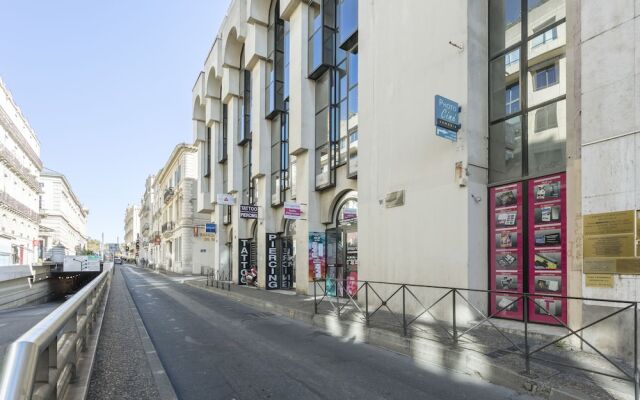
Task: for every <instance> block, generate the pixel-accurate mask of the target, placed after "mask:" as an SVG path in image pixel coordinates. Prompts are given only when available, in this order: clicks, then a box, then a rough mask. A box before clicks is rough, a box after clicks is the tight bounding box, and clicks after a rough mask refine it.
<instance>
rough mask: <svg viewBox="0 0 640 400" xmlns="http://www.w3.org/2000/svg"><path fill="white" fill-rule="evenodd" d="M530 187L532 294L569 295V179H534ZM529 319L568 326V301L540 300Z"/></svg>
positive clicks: (533, 305)
mask: <svg viewBox="0 0 640 400" xmlns="http://www.w3.org/2000/svg"><path fill="white" fill-rule="evenodd" d="M528 186H529V223H528V226H529V232H528V234H529V253H528V254H529V268H528V269H529V290H528V291H529V293H535V294H554V295H560V296H566V295H567V266H566V260H567V240H566V239H567V223H566V220H567V217H566V214H567V212H566V183H565V175H564V174H557V175H553V176H548V177H543V178H538V179H533V180H530V181H529V182H528ZM529 319H530V320H531V321H533V322H544V323H549V324H558V320H560V321H562V322H563V323H566V322H567V300H565V299H557V298H552V297H546V298H545V297H536V298H532V301H530V302H529Z"/></svg>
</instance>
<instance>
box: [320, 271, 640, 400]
mask: <svg viewBox="0 0 640 400" xmlns="http://www.w3.org/2000/svg"><path fill="white" fill-rule="evenodd" d="M347 282H349V280H348V279H347V278H342V279H337V278H325V279H314V280H313V298H314V313H315V314H318V313H319V312H318V306H319V305H320V304H321V303H322V302H324V301H328V302H329V304H330V305H331V307H332V309H333V311H334V312H335V314H336V315H337V317H338V318H340V317H341V316H342V315H343V314H344V312H343V310H344V308H345V307H346V306H347V305H349V304H351V305H353V306H355V307H354V309H355V310H356V311H355V315H357V316H358V318H361V320H362V321H363V322H364V323H365V324H366V325H369V323H370V321H371V318H372V317H373V316H374V314H376V313H377V312H378V311H379V310H380V309H382V308H383V307H385V308H386V309H387V310H388V311H389V313H390V314H391V316H392V317H393V318H394V319H395V320H396V321H397V322H398V323H399V325H401V326H402V331H403V334H404V335H405V336H407V334H408V329H409V328H410V325H412V324H413V323H414V322H416V321H417V320H418V319H419V318H420V317H421V316H422V315H424V314H427V313H428V314H430V315H431V317H432V318H433V319H434V320H435V321H436V322H437V323H438V324H439V325H440V323H441V321H439V320H438V319H437V318H436V317H435V316H434V315H433V314H432V313H431V309H432V308H433V307H434V306H435V305H436V304H438V303H440V302H441V300H443V299H444V298H447V297H449V296H451V313H452V320H451V326H450V328H451V332H449V329H448V328H446V327H444V326H440V328H442V329H444V330H445V332H446V333H447V336H448V337H450V338H451V339H452V341H453V343H454V344H455V345H457V344H458V342H459V340H460V339H461V338H462V337H463V336H465V335H467V334H468V333H469V332H471V331H473V330H475V329H477V328H478V327H480V326H481V325H483V324H485V323H488V324H489V325H491V327H492V328H493V329H495V330H496V331H497V332H498V333H499V334H500V335H501V336H502V337H503V338H505V339H506V340H507V341H508V342H510V344H511V345H512V349H515V350H504V351H505V352H507V353H514V354H517V355H520V356H521V357H522V358H523V359H524V362H525V371H526V373H529V372H530V361H531V360H538V361H542V362H545V363H552V364H556V365H560V366H564V367H568V368H574V369H577V370H581V371H584V372H589V373H594V374H599V375H603V376H607V377H610V378H614V379H619V380H622V381H627V382H630V383H632V384H633V389H634V395H635V399H636V400H640V373H639V365H638V305H639V302H637V301H629V300H613V299H599V298H590V297H576V296H561V295H554V294H546V293H545V294H540V293H535V294H534V293H522V292H515V291H504V290H490V289H469V288H457V287H450V286H437V285H418V284H406V283H394V282H380V281H364V280H362V281H361V280H352V281H351V282H352V283H356V284H357V286H356V287H357V290H355V292H354V293H349V292H348V290H347V288H346V284H347ZM330 283H331V284H332V286H331V287H332V293H331V294H330V293H328V290H327V287H328V285H329V284H330ZM323 284H324V286H323ZM339 284H341V285H342V295H346V298H345V299H344V301H345V302H344V303H342V304H341V301H340V293H339V291H338V285H339ZM372 285H388V286H390V287H391V289H390V291H391V294H390V295H387V296H384V297H383V296H380V294H379V293H378V292H377V291H376V290H375V289H374V288H373V286H372ZM396 286H397V288H396ZM411 288H427V289H438V290H444V291H445V293H444V294H443V295H442V296H440V297H439V298H438V299H437V300H436V301H435V302H434V303H432V304H431V305H430V306H425V305H424V304H423V303H422V302H421V301H420V300H419V299H418V298H417V297H416V295H415V294H414V293H413V291H412V290H411ZM317 289H319V290H320V293H318V290H317ZM394 289H395V290H394ZM334 290H335V293H333V291H334ZM362 291H363V292H364V305H363V307H362V308H361V307H360V305H358V302H357V301H356V300H357V298H358V296H359V295H361V292H362ZM370 292H371V293H373V295H374V296H373V297H371V296H370V294H369V293H370ZM464 292H468V293H469V292H470V293H484V294H488V295H496V294H505V295H510V296H512V297H516V299H515V300H512V301H511V302H510V303H509V304H507V305H505V306H503V307H497V310H496V311H495V312H493V313H487V314H488V315H487V314H485V313H484V312H483V311H481V310H480V309H479V308H478V307H476V306H475V305H473V304H472V302H471V301H470V300H469V299H467V297H466V296H464V295H463V293H464ZM407 293H408V294H409V295H411V296H412V297H413V298H414V299H415V301H416V302H417V303H418V304H419V305H420V306H421V307H422V308H423V311H422V312H420V313H419V314H418V315H417V316H415V317H413V315H409V313H408V312H407V310H406V295H407ZM395 296H401V297H402V310H395V312H394V310H392V309H391V308H390V307H389V302H390V301H391V300H392V299H393V298H394V297H395ZM318 297H319V300H318ZM370 297H371V298H372V299H373V300H376V299H377V300H379V303H380V305H378V306H377V307H375V306H374V307H375V309H374V310H373V311H372V312H371V311H369V304H370V299H369V298H370ZM536 298H555V299H558V300H581V301H592V302H603V303H615V304H619V305H620V304H621V305H622V306H621V307H620V308H619V309H617V310H615V311H613V312H610V313H608V314H607V315H606V316H604V317H601V318H599V319H597V320H596V321H593V322H590V323H589V324H587V325H585V326H583V327H581V328H577V329H574V328H571V327H569V326H568V325H567V324H566V323H564V322H563V321H562V320H560V319H559V318H557V317H556V316H555V315H552V314H551V313H549V311H548V310H547V309H545V308H544V307H542V306H540V305H539V304H538V303H536V302H535V301H534V300H535V299H536ZM332 299H335V300H332ZM456 299H462V300H463V301H464V302H465V303H466V304H467V305H468V306H469V307H471V309H472V310H473V311H475V313H476V314H479V315H480V316H481V319H480V321H479V322H475V323H474V324H472V326H470V327H468V328H467V329H466V330H464V331H462V332H459V331H458V330H459V327H458V321H457V320H458V318H457V317H456V308H457V307H456ZM334 301H335V302H336V303H337V306H336V305H335V304H334ZM514 303H522V304H524V307H523V312H524V316H523V320H522V321H521V322H522V323H523V325H524V332H523V336H524V337H523V340H524V344H523V346H519V345H518V344H517V343H515V342H514V341H512V340H511V339H509V338H508V337H507V336H506V335H505V333H504V332H503V331H502V330H501V329H500V328H499V327H498V326H497V325H496V324H494V323H493V322H492V319H494V318H496V317H499V316H500V313H502V312H503V311H505V310H507V309H508V308H509V307H510V306H511V305H512V304H514ZM530 303H531V304H533V305H534V307H535V309H536V311H539V312H541V313H543V314H544V315H546V316H549V317H551V318H553V319H554V321H555V323H556V324H557V325H558V326H559V327H561V328H564V329H566V330H567V331H569V332H568V333H567V334H565V335H563V336H561V337H559V338H556V339H553V340H551V341H549V342H547V343H544V344H541V345H539V346H538V347H536V348H532V346H531V343H530V339H529V333H528V331H529V329H528V327H529V324H530V323H531V322H530V321H529V318H528V313H529V304H530ZM627 310H632V311H633V325H634V328H633V332H634V341H633V372H631V371H627V370H625V369H624V368H623V367H622V366H621V365H620V363H618V362H616V361H614V360H613V359H612V358H611V357H608V356H607V355H605V354H604V353H603V352H602V351H600V350H599V349H598V348H597V347H596V346H595V345H593V344H592V343H590V342H589V341H588V340H586V339H585V338H584V336H583V335H582V332H583V331H584V330H586V329H587V328H589V327H592V326H594V325H596V324H598V323H600V322H602V321H604V320H607V319H609V318H612V317H614V316H616V315H619V314H620V313H622V312H624V311H627ZM400 312H401V318H400V316H399V315H397V314H400ZM408 317H413V318H412V319H411V320H409V321H408V320H407V318H408ZM417 329H419V328H417ZM571 336H575V337H577V338H578V339H580V341H581V343H583V344H585V345H586V346H588V347H589V348H590V349H592V350H593V351H594V352H595V353H596V354H597V355H599V356H600V357H601V358H602V359H604V360H605V361H607V363H608V364H609V365H610V366H612V367H613V368H615V369H616V370H617V372H618V374H616V375H614V374H611V373H607V372H604V371H597V370H593V369H588V368H581V367H578V366H575V365H568V364H565V363H561V362H558V361H556V360H549V359H541V358H538V357H534V355H535V354H538V353H540V352H541V351H542V350H544V349H548V348H550V347H551V346H553V345H555V344H557V343H559V342H561V341H562V340H564V339H567V338H569V337H571Z"/></svg>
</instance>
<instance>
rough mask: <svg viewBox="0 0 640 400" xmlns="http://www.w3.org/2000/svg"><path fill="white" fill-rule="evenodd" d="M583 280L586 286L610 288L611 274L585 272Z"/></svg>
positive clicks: (611, 284)
mask: <svg viewBox="0 0 640 400" xmlns="http://www.w3.org/2000/svg"><path fill="white" fill-rule="evenodd" d="M584 282H585V285H586V286H587V287H597V288H612V287H613V275H608V274H586V275H585V276H584Z"/></svg>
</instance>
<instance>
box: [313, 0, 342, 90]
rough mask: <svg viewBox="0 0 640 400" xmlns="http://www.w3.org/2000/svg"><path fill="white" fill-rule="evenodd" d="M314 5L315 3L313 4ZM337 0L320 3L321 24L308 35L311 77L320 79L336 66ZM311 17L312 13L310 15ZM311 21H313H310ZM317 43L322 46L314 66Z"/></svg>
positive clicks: (323, 0)
mask: <svg viewBox="0 0 640 400" xmlns="http://www.w3.org/2000/svg"><path fill="white" fill-rule="evenodd" d="M311 7H313V5H311ZM336 11H337V10H336V0H322V1H321V4H320V15H319V18H320V25H319V26H318V27H317V28H316V29H314V30H313V32H311V29H310V30H309V37H308V39H307V40H308V54H307V57H308V61H309V76H308V78H309V79H312V80H317V79H319V78H320V77H321V76H322V74H324V72H325V71H327V70H328V69H329V68H331V67H333V66H334V63H335V58H334V54H335V46H336V40H335V36H336V29H335V28H336V18H337V15H336ZM309 17H310V18H311V15H309ZM310 22H311V21H310ZM315 45H320V46H322V49H321V51H320V60H319V63H318V65H317V66H316V67H314V64H315V63H314V59H315V58H314V56H315V52H314V49H315Z"/></svg>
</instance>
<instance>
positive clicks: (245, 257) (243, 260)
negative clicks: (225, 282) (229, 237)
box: [238, 239, 251, 285]
mask: <svg viewBox="0 0 640 400" xmlns="http://www.w3.org/2000/svg"><path fill="white" fill-rule="evenodd" d="M238 270H239V276H238V285H246V284H247V274H248V273H249V271H250V270H251V239H238Z"/></svg>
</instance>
